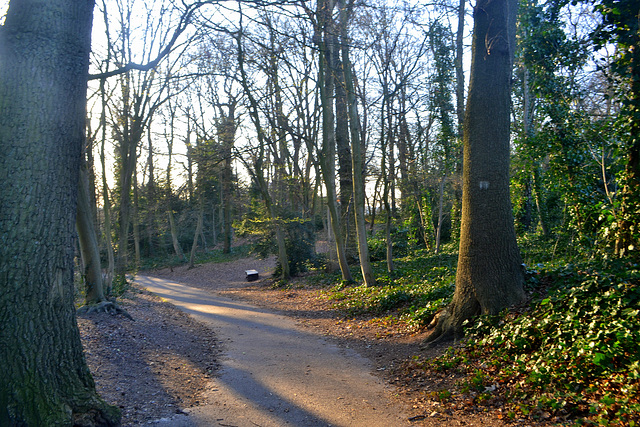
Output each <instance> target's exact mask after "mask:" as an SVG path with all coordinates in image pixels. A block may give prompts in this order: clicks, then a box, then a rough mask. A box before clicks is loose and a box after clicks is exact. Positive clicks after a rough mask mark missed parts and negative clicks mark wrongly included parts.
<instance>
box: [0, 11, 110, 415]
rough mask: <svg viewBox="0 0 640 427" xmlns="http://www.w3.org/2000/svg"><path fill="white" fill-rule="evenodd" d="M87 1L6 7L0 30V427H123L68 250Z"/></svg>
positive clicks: (80, 137) (81, 120)
mask: <svg viewBox="0 0 640 427" xmlns="http://www.w3.org/2000/svg"><path fill="white" fill-rule="evenodd" d="M92 11H93V2H91V1H69V0H50V1H45V2H43V1H37V2H36V1H12V2H11V4H10V6H9V10H8V12H7V15H6V21H5V24H4V25H3V26H2V27H0V57H1V58H2V60H1V61H0V111H1V112H2V113H1V114H0V182H2V185H1V186H0V240H1V242H2V244H0V324H1V325H2V326H1V327H0V343H1V344H0V360H1V361H2V362H1V363H2V368H0V425H3V426H58V425H73V424H74V422H78V423H80V422H81V420H82V421H83V422H85V423H86V424H84V425H89V424H93V425H109V426H115V425H118V424H119V419H120V415H119V413H118V410H117V408H114V407H111V406H109V405H107V404H106V403H105V402H104V401H102V400H101V399H100V397H99V396H98V395H97V393H96V391H95V386H94V383H93V379H92V377H91V374H90V373H89V369H88V367H87V365H86V362H85V360H84V357H83V354H82V344H81V342H80V334H79V331H78V327H77V324H76V317H75V307H74V301H73V298H74V285H73V268H74V262H73V259H74V248H75V237H74V236H75V230H74V228H75V222H76V208H77V198H78V178H79V171H80V155H81V151H82V144H83V141H84V125H85V106H86V87H87V72H88V66H89V51H90V40H91V20H92Z"/></svg>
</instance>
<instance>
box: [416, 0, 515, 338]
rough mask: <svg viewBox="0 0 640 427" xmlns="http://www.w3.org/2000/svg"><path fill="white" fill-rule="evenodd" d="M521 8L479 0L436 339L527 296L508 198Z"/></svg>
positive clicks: (506, 1) (508, 0)
mask: <svg viewBox="0 0 640 427" xmlns="http://www.w3.org/2000/svg"><path fill="white" fill-rule="evenodd" d="M516 10H517V1H516V0H481V1H478V3H477V4H476V6H475V9H474V14H473V15H474V30H473V45H472V63H471V74H470V83H469V95H468V98H467V108H466V112H465V122H464V141H463V142H464V169H463V191H462V224H461V230H460V231H461V235H460V251H459V255H458V272H457V275H456V289H455V293H454V296H453V300H452V302H451V304H450V305H449V307H447V308H446V309H445V310H444V311H443V312H441V313H440V317H439V318H438V322H437V324H436V328H435V330H434V331H433V332H432V333H431V335H430V336H429V337H428V339H427V340H428V341H431V342H434V341H435V340H438V339H442V338H448V337H451V336H460V335H462V325H463V322H464V321H465V320H468V319H471V318H473V317H474V316H477V315H479V314H497V313H498V312H500V311H501V310H503V309H504V308H506V307H509V306H511V305H514V304H517V303H519V302H521V301H522V300H523V299H524V296H525V295H524V290H523V286H522V283H523V271H522V260H521V258H520V252H519V250H518V245H517V242H516V235H515V229H514V225H513V214H512V211H511V201H510V198H509V156H510V145H509V136H510V135H509V134H510V131H509V125H510V97H511V70H512V62H513V57H514V50H515V18H516Z"/></svg>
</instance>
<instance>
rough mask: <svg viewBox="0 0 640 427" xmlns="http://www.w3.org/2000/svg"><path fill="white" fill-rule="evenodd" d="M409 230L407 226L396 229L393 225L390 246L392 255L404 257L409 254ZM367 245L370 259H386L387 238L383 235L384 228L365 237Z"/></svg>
mask: <svg viewBox="0 0 640 427" xmlns="http://www.w3.org/2000/svg"><path fill="white" fill-rule="evenodd" d="M409 233H410V230H409V229H407V228H402V229H398V228H397V227H393V228H392V230H391V247H392V249H393V256H394V258H396V257H404V256H407V255H408V254H409V250H410V249H411V247H410V239H409ZM367 244H368V245H369V257H370V258H371V261H372V262H373V261H382V260H386V259H387V239H386V237H385V232H384V230H380V231H378V232H376V233H375V234H374V235H373V236H371V237H369V238H368V239H367Z"/></svg>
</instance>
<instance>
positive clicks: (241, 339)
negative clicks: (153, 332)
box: [136, 276, 411, 427]
mask: <svg viewBox="0 0 640 427" xmlns="http://www.w3.org/2000/svg"><path fill="white" fill-rule="evenodd" d="M136 282H137V283H139V284H140V285H141V286H143V287H145V288H146V289H148V290H149V291H151V292H153V293H155V294H156V295H158V296H160V297H161V298H163V299H164V300H165V301H167V302H170V303H171V304H173V305H175V306H176V307H178V308H179V309H181V310H183V311H184V312H186V313H187V314H189V315H191V316H193V317H194V318H195V319H197V320H199V321H201V322H203V323H205V324H207V325H209V326H211V327H212V328H214V330H215V331H216V334H217V335H218V338H219V340H220V341H221V342H222V344H223V350H224V351H223V355H222V357H221V360H220V362H221V370H220V373H219V375H217V376H216V377H215V378H214V379H213V380H212V381H213V384H212V388H211V391H210V395H209V396H208V399H207V401H208V402H210V403H209V404H207V405H204V406H200V407H197V408H192V409H190V410H189V412H188V416H184V415H182V416H181V415H178V416H176V417H174V418H172V419H165V420H161V421H157V422H155V424H156V425H171V426H176V427H177V426H218V425H220V426H234V427H235V426H237V427H245V426H246V427H255V426H261V427H281V426H296V427H298V426H299V427H312V426H345V427H346V426H366V427H378V426H379V427H390V426H393V427H395V426H398V427H401V426H406V425H411V424H410V423H409V422H408V421H407V416H406V413H405V411H404V408H403V407H402V406H401V405H400V404H398V403H395V402H394V399H393V398H392V393H393V388H392V387H391V386H389V385H386V384H384V383H383V382H382V381H381V380H380V379H379V378H377V377H376V376H374V375H372V370H373V366H372V364H371V363H370V362H369V360H368V359H365V358H363V357H361V356H360V355H358V354H357V353H356V352H355V351H353V350H350V349H344V348H340V347H338V346H336V345H335V344H332V343H330V342H328V341H326V340H325V339H323V338H322V337H321V336H320V335H317V334H314V333H313V332H311V331H309V330H304V329H302V328H301V327H299V326H298V325H296V323H295V321H293V320H292V319H290V318H287V317H284V316H282V315H278V314H275V313H273V312H270V311H268V310H266V309H263V308H258V307H255V306H253V305H251V304H248V303H246V302H242V301H237V300H232V299H229V298H226V297H223V296H220V295H218V294H216V293H212V292H209V291H205V290H202V289H197V288H193V287H190V286H187V285H184V284H180V283H177V282H173V281H169V280H166V279H159V278H155V277H148V276H137V277H136Z"/></svg>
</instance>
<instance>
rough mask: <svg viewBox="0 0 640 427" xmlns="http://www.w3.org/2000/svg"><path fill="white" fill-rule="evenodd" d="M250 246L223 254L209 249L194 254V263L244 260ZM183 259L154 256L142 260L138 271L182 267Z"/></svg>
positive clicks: (217, 250) (236, 248)
mask: <svg viewBox="0 0 640 427" xmlns="http://www.w3.org/2000/svg"><path fill="white" fill-rule="evenodd" d="M250 251H251V246H250V245H240V246H233V247H231V252H230V253H228V254H225V253H224V252H223V251H222V249H209V250H206V251H199V252H196V255H195V260H194V263H195V264H196V265H197V264H207V263H210V262H228V261H234V260H236V259H240V258H244V257H247V256H249V255H250ZM184 263H185V261H184V258H182V257H178V256H176V255H164V256H156V257H152V258H143V259H142V260H141V265H140V270H155V269H159V268H168V267H176V266H179V265H184Z"/></svg>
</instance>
